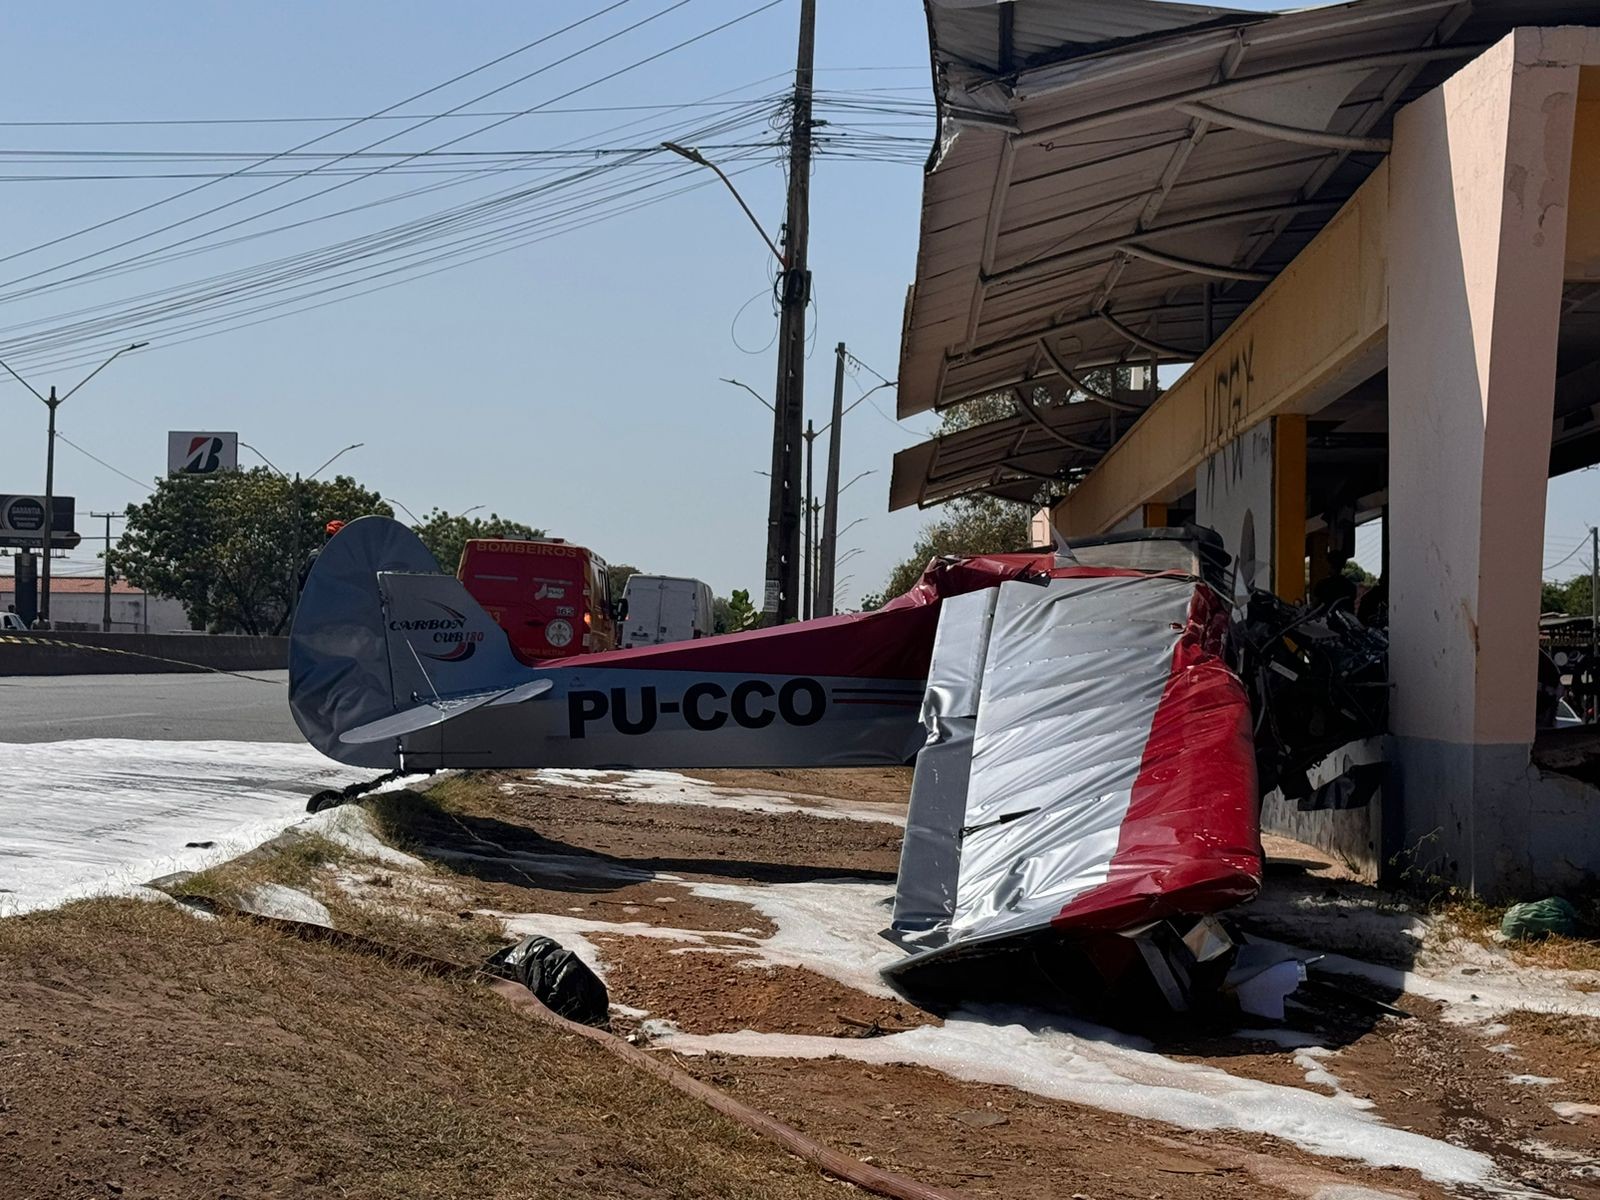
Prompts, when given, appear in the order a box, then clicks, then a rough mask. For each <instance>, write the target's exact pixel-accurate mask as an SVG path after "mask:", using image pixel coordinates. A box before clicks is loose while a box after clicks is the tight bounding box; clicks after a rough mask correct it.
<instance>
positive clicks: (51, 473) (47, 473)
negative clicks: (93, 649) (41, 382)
mask: <svg viewBox="0 0 1600 1200" xmlns="http://www.w3.org/2000/svg"><path fill="white" fill-rule="evenodd" d="M149 344H150V343H149V342H134V343H133V344H132V345H130V346H124V347H123V348H122V349H121V350H118V351H117V352H116V353H115V354H113V355H112V356H111V357H110V358H108V359H106V360H105V362H103V363H101V364H100V365H99V366H98V367H96V368H95V369H94V370H92V371H90V372H89V373H88V374H87V375H85V376H84V377H83V378H82V379H80V380H78V382H77V383H75V384H74V385H73V386H72V387H70V388H68V389H67V394H66V395H65V396H62V397H60V398H59V399H57V397H56V389H55V387H54V385H52V386H51V388H50V395H49V396H48V397H45V396H41V395H39V389H38V388H36V387H34V386H33V384H31V383H29V382H28V381H27V380H26V379H24V378H23V377H22V376H21V375H18V374H17V373H16V371H15V370H13V369H12V366H11V364H10V363H8V362H5V361H0V367H4V368H5V369H6V371H7V372H8V373H9V374H10V376H11V377H12V378H13V379H15V380H16V381H17V382H18V383H20V384H21V385H22V386H23V387H25V388H27V389H28V390H29V391H30V392H32V393H33V394H34V397H35V398H36V399H38V400H39V401H40V402H42V403H43V404H44V406H45V407H46V408H47V409H49V410H50V422H49V427H48V433H47V435H46V441H45V448H44V538H43V544H44V573H43V575H42V576H41V578H40V586H39V620H40V622H41V623H42V624H43V625H44V627H45V628H46V629H48V628H50V542H51V540H52V539H53V538H54V536H55V531H56V409H58V408H60V407H61V406H62V405H63V404H65V403H66V402H67V401H68V400H70V399H72V396H73V393H74V392H76V391H77V390H78V389H79V388H81V387H82V386H83V385H84V384H86V383H88V382H89V380H91V379H93V378H94V377H95V376H96V375H98V374H100V372H101V371H104V370H105V369H106V368H107V367H109V366H110V365H111V364H112V363H114V362H116V361H117V359H119V358H121V357H122V356H123V355H124V354H126V353H128V351H130V350H143V349H144V348H145V347H146V346H148V345H149Z"/></svg>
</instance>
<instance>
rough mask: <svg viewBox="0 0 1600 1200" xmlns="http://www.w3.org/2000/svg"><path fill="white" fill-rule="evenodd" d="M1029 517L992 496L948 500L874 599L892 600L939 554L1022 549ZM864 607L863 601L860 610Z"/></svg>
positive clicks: (1028, 511) (1018, 506)
mask: <svg viewBox="0 0 1600 1200" xmlns="http://www.w3.org/2000/svg"><path fill="white" fill-rule="evenodd" d="M1032 516H1033V510H1032V509H1031V508H1030V507H1029V506H1028V505H1025V504H1015V503H1013V502H1011V501H1009V500H997V499H995V498H994V497H993V496H967V497H963V498H962V499H960V500H952V501H951V502H950V503H949V504H947V505H946V506H945V511H944V515H943V516H941V517H939V518H938V519H937V520H935V521H930V522H929V523H928V524H926V525H924V526H923V527H922V532H921V533H920V534H918V535H917V540H916V543H915V545H914V546H913V547H912V550H911V555H910V557H909V558H907V559H905V560H904V561H903V562H901V563H899V564H898V565H897V566H896V567H895V568H894V570H892V571H890V572H889V579H888V582H886V583H885V584H884V585H883V594H882V596H881V597H877V598H878V599H881V600H884V601H887V600H892V599H893V598H894V597H896V596H898V595H900V594H901V593H902V592H905V591H907V590H908V589H909V588H910V587H911V585H912V584H914V583H916V581H917V580H918V578H920V577H921V575H922V572H923V569H924V568H925V567H927V565H928V562H929V560H931V559H935V558H939V557H941V556H942V555H946V554H954V555H965V554H1004V553H1006V552H1008V551H1012V550H1024V549H1026V548H1027V546H1028V543H1029V541H1030V538H1029V533H1028V524H1029V521H1030V520H1031V518H1032ZM866 606H867V605H866V600H865V599H864V600H863V601H862V607H863V608H865V607H866ZM874 607H877V606H874Z"/></svg>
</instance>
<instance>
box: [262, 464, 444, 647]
mask: <svg viewBox="0 0 1600 1200" xmlns="http://www.w3.org/2000/svg"><path fill="white" fill-rule="evenodd" d="M239 445H241V446H243V447H244V448H245V449H246V450H248V451H250V453H252V454H254V455H255V456H256V457H257V458H259V459H260V460H261V461H262V462H264V463H266V464H267V466H268V467H269V468H270V469H271V470H272V472H273V474H275V475H276V476H277V477H278V478H279V479H282V480H283V481H284V482H285V483H287V484H288V485H289V503H290V505H291V506H292V511H291V512H290V514H289V533H290V537H291V539H292V540H291V541H290V543H289V546H290V549H289V614H288V615H289V620H290V621H291V622H292V621H293V620H294V611H295V609H296V608H298V607H299V604H300V473H299V472H298V471H296V472H295V475H294V478H293V479H291V478H289V476H288V475H287V474H286V473H285V472H284V471H282V470H280V469H279V467H278V464H277V463H275V462H273V461H272V460H271V459H270V458H268V457H267V456H266V455H265V454H263V453H261V451H259V450H257V449H256V448H255V447H254V446H252V445H251V444H250V443H249V442H243V441H242V442H240V443H239ZM365 445H366V443H365V442H351V443H350V444H349V445H348V446H346V447H345V448H344V449H343V450H340V451H339V452H338V453H337V454H335V455H334V456H333V457H332V458H330V459H328V461H327V462H325V463H323V464H322V465H321V466H320V467H318V468H317V469H316V470H315V471H313V472H311V474H309V475H307V476H306V481H307V482H310V481H311V480H313V479H315V478H316V477H317V476H318V475H320V474H322V473H323V472H324V471H326V470H327V469H328V468H329V467H331V466H333V464H334V463H336V462H338V461H339V459H341V458H343V457H344V456H345V455H346V454H349V453H350V451H352V450H359V449H361V447H363V446H365ZM400 507H401V508H405V505H403V504H402V505H401V506H400ZM406 511H407V512H409V511H410V509H406ZM415 519H416V518H415V517H413V518H412V520H415Z"/></svg>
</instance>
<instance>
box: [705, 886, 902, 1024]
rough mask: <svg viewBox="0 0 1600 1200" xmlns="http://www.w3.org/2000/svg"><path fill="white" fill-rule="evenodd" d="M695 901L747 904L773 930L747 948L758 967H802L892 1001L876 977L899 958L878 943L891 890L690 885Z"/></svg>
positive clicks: (885, 944)
mask: <svg viewBox="0 0 1600 1200" xmlns="http://www.w3.org/2000/svg"><path fill="white" fill-rule="evenodd" d="M689 888H690V890H691V891H692V892H694V894H695V895H697V896H704V897H706V898H707V899H710V900H732V901H735V902H736V903H739V904H748V905H749V906H750V907H751V908H754V909H755V910H756V911H757V912H759V913H760V914H761V915H762V916H764V917H766V918H767V920H769V921H771V922H772V924H773V925H774V926H775V927H776V928H777V932H776V933H774V934H773V935H772V936H771V937H769V938H762V939H761V940H759V941H755V942H753V943H752V946H751V951H752V955H751V956H752V957H756V958H759V959H760V961H761V962H762V963H763V964H767V965H771V966H780V967H804V968H807V969H808V970H812V971H815V972H817V974H819V975H826V976H827V977H828V978H829V979H836V980H838V981H839V982H840V983H842V984H845V985H846V986H847V987H852V988H855V989H856V990H857V991H861V992H866V993H867V994H868V995H872V996H883V997H893V996H894V995H895V993H894V991H893V989H891V988H890V987H889V985H888V984H886V983H884V981H883V978H882V976H881V975H880V974H879V972H880V971H882V970H883V968H884V967H887V966H889V965H890V964H891V963H895V962H898V961H899V960H900V959H901V958H903V957H904V955H903V954H901V952H900V951H899V950H898V949H897V948H896V947H894V946H893V945H891V944H890V943H889V942H886V941H885V940H884V939H883V938H881V937H879V936H878V935H879V932H880V931H881V930H882V929H883V928H884V927H885V926H886V925H888V924H889V917H890V910H889V907H888V905H889V902H890V901H891V900H892V899H893V898H894V892H893V889H891V888H889V887H886V886H885V885H884V884H881V883H863V882H861V881H860V880H852V879H826V880H817V881H815V882H811V883H785V884H774V885H770V886H762V885H759V884H735V883H692V884H690V885H689Z"/></svg>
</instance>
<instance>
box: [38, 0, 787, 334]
mask: <svg viewBox="0 0 1600 1200" xmlns="http://www.w3.org/2000/svg"><path fill="white" fill-rule="evenodd" d="M776 2H777V0H774V3H776ZM770 7H773V4H768V5H765V6H763V7H762V9H757V10H754V11H753V12H751V13H747V14H745V16H744V17H740V18H735V20H742V19H746V18H748V17H749V16H752V15H755V12H759V11H763V10H764V9H765V8H770ZM732 23H733V22H732V21H730V22H725V23H723V25H721V26H718V27H717V29H713V30H708V31H706V32H705V33H702V34H700V35H697V37H696V38H691V39H688V41H686V42H680V43H678V45H677V46H676V47H670V48H669V49H668V50H665V51H661V52H658V53H657V54H655V55H652V56H650V58H651V59H654V58H659V57H661V55H663V54H666V53H670V52H671V51H672V50H673V49H677V48H681V46H683V45H686V44H689V42H692V41H695V40H699V38H704V37H707V36H710V35H711V34H712V33H714V32H717V30H719V29H721V28H725V27H726V26H727V25H728V24H732ZM644 61H648V60H639V62H638V63H634V64H630V66H629V67H624V68H621V69H620V70H619V71H615V72H612V73H610V76H608V77H615V76H616V75H617V74H620V73H621V72H622V71H626V70H629V69H632V68H633V67H635V66H638V65H640V63H642V62H644ZM598 82H601V81H598V80H597V81H591V82H590V83H589V84H585V85H583V87H589V86H594V85H595V84H596V83H598ZM764 82H766V81H765V80H758V81H756V84H755V85H741V86H743V87H750V86H756V85H759V84H760V83H764ZM577 90H581V89H573V91H577ZM729 90H737V89H729ZM569 94H570V93H569ZM726 94H727V93H726V92H723V93H720V95H726ZM768 106H769V101H768V100H767V99H766V98H760V99H757V100H754V101H750V102H748V103H747V104H746V106H745V108H744V110H743V111H742V112H740V113H736V114H735V115H734V118H733V119H732V121H731V122H730V120H729V119H726V118H724V119H719V120H718V121H716V122H713V125H712V126H709V127H706V128H707V130H708V131H710V130H712V129H713V128H715V127H721V128H724V129H726V128H728V127H729V126H730V124H733V125H736V124H738V123H739V122H740V121H741V120H748V119H753V118H754V117H756V116H762V115H764V114H765V112H766V111H767V108H768ZM640 123H642V121H641V120H635V121H633V122H626V123H624V124H623V125H622V126H618V127H617V128H618V129H626V128H628V127H629V126H631V125H638V124H640ZM686 136H687V135H686ZM651 153H652V154H653V153H655V151H654V149H653V148H652V151H651ZM622 158H623V160H624V161H621V162H620V163H618V164H614V166H620V167H629V166H632V165H636V164H634V163H632V162H631V161H630V160H627V159H626V156H622ZM497 170H498V168H497ZM596 173H597V169H591V170H585V171H580V172H576V173H573V174H571V175H569V176H567V177H564V178H563V179H559V180H555V181H553V182H552V183H551V184H550V185H538V186H537V187H535V188H533V189H531V190H530V189H525V188H519V189H512V190H511V191H510V192H508V193H502V194H500V196H499V197H490V198H489V199H487V200H482V201H476V202H473V203H472V204H469V205H467V206H463V207H462V208H460V209H457V210H453V211H447V212H446V213H445V214H442V215H441V214H430V215H429V216H427V217H424V218H420V219H417V220H415V221H413V222H408V223H406V224H403V225H401V226H396V227H393V228H392V229H391V230H387V231H383V232H381V233H379V234H378V235H375V237H376V239H377V240H376V242H374V241H373V236H374V235H369V236H368V237H367V238H366V239H365V240H364V239H362V238H357V239H354V240H347V241H346V242H342V243H335V244H334V245H332V246H330V247H324V248H322V249H320V250H316V251H310V252H303V253H301V254H299V255H295V256H291V257H290V258H288V259H283V260H279V261H278V262H277V263H269V264H264V265H262V266H257V267H253V268H248V269H245V270H243V271H241V272H235V273H231V274H230V275H224V276H216V277H213V279H212V280H210V281H201V282H200V283H199V284H188V285H183V288H182V289H180V290H177V291H174V290H172V289H167V290H164V291H157V292H152V293H147V294H146V296H145V297H143V299H148V300H155V299H156V298H158V297H161V296H175V297H177V298H178V299H179V300H180V301H181V302H182V305H184V306H187V307H190V308H195V307H198V306H201V305H204V306H207V307H210V306H215V305H216V304H217V303H218V302H220V301H227V300H228V298H229V296H230V295H231V294H233V293H235V292H237V291H238V290H239V284H241V283H244V282H248V281H249V280H250V279H251V278H252V277H257V278H259V279H261V280H263V281H264V282H265V284H267V285H272V288H271V290H282V287H283V286H284V285H285V284H286V283H289V282H292V281H293V278H294V274H293V273H292V271H298V272H299V273H300V274H302V275H304V276H307V277H309V275H311V274H313V273H315V272H317V271H325V270H326V269H327V268H328V267H329V266H336V265H338V263H340V262H347V261H350V260H351V259H352V258H354V257H362V256H366V255H364V254H359V253H357V252H356V247H359V246H361V245H363V244H376V245H380V246H386V247H387V248H389V249H392V248H394V247H395V246H398V245H403V244H404V240H405V239H409V238H411V237H412V236H413V235H414V234H415V233H417V232H418V231H420V232H422V233H423V234H426V235H428V236H437V234H438V233H439V232H440V231H442V230H444V229H446V228H448V227H449V225H450V224H452V223H454V224H456V225H458V226H461V227H463V228H465V227H468V226H470V224H472V223H476V222H479V221H480V219H481V217H482V216H483V215H484V214H485V211H486V210H492V209H493V208H494V207H497V206H498V207H504V206H505V205H507V204H509V203H511V202H518V201H520V200H521V199H523V198H526V197H528V196H531V195H534V194H536V193H539V192H548V191H549V190H550V189H551V188H559V187H561V186H565V185H568V184H570V183H571V182H573V181H574V180H582V179H586V178H589V177H591V176H593V175H595V174H596ZM669 177H670V176H667V175H665V174H663V180H665V179H666V178H669ZM441 186H446V185H443V184H435V185H430V187H428V188H422V189H416V191H415V193H413V194H420V193H421V192H424V191H428V190H434V189H436V188H438V187H441ZM630 190H631V189H630ZM380 202H382V201H374V202H369V203H368V204H367V205H361V206H356V208H354V209H347V210H343V211H345V212H353V211H357V210H359V209H361V208H365V207H369V206H371V205H372V204H376V203H380ZM561 215H562V214H560V213H557V214H555V216H557V217H559V216H561ZM308 223H310V222H309V221H302V222H296V223H294V224H292V225H290V226H285V227H283V228H294V227H298V226H299V225H303V224H308ZM407 230H411V231H412V232H411V233H407V232H406V231H407ZM397 235H400V236H401V237H402V240H396V237H397ZM256 236H261V234H260V233H257V234H251V235H247V238H244V239H235V240H248V238H253V237H256ZM199 252H202V249H195V250H188V251H183V252H180V254H178V255H173V256H169V257H181V256H183V255H187V254H192V253H199ZM296 264H299V265H298V266H296ZM291 268H292V271H291ZM286 272H290V273H286ZM102 273H103V274H108V273H111V269H110V268H105V269H103V270H102ZM228 279H232V280H235V281H237V282H236V283H235V284H234V285H230V286H229V287H227V288H225V289H222V290H217V289H216V288H211V290H207V291H200V292H197V291H195V289H196V288H197V287H199V288H210V285H211V284H220V283H221V282H222V281H223V280H228ZM257 290H259V287H258V289H257ZM185 291H187V292H188V297H187V299H184V298H183V297H184V294H185ZM113 307H114V303H108V304H102V305H96V306H93V307H91V308H89V309H84V310H79V311H80V313H82V314H85V315H86V314H88V313H92V312H96V311H101V312H104V311H106V310H109V309H112V308H113ZM167 307H168V310H169V312H170V311H171V304H168V305H167ZM67 315H72V314H67ZM162 316H163V314H162V311H161V310H160V309H159V308H151V307H149V306H148V305H147V306H145V307H144V308H142V309H136V310H131V311H121V312H118V313H116V314H115V315H114V316H108V317H106V318H104V319H102V320H100V321H97V322H90V323H87V324H86V323H84V322H79V323H78V324H77V325H75V326H70V327H66V328H62V327H60V326H59V324H56V323H57V322H59V320H60V315H57V316H56V317H52V318H48V319H39V320H35V321H31V322H26V323H24V324H23V325H21V326H13V327H12V328H11V329H10V330H8V331H6V332H11V333H21V332H23V331H24V330H26V329H28V328H29V327H31V326H46V325H50V326H51V327H52V332H50V333H48V334H41V335H39V336H37V337H33V338H30V339H28V340H26V341H24V342H21V343H18V344H17V348H18V349H19V350H21V351H22V352H24V353H27V354H31V355H36V354H38V353H41V352H44V351H46V350H48V349H51V348H55V349H64V348H66V346H67V345H69V344H70V343H71V342H73V341H82V340H83V339H84V338H85V337H89V336H94V335H95V328H96V327H104V328H106V329H107V330H108V331H109V328H110V327H111V325H112V324H113V323H116V324H120V325H123V326H126V325H131V324H135V323H143V322H147V321H152V320H159V319H162ZM206 323H208V324H214V323H215V322H206Z"/></svg>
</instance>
